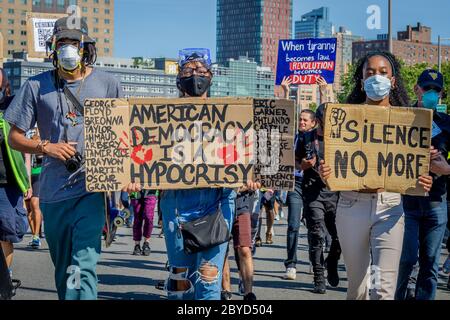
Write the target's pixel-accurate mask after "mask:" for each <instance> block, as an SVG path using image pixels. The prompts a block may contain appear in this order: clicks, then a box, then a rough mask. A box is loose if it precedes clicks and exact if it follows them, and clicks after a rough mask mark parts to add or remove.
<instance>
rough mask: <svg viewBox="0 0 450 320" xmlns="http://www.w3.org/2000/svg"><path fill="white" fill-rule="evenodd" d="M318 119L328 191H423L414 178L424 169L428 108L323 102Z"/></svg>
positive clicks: (427, 165) (428, 139)
mask: <svg viewBox="0 0 450 320" xmlns="http://www.w3.org/2000/svg"><path fill="white" fill-rule="evenodd" d="M324 123H325V130H324V139H325V162H326V163H327V164H328V165H330V167H331V169H332V174H331V177H330V178H329V179H328V181H327V184H328V186H329V188H330V189H331V190H332V191H349V190H363V189H384V190H386V191H390V192H398V193H401V194H409V195H421V196H424V195H425V191H424V189H423V188H422V187H421V186H420V185H419V184H418V178H419V176H421V175H425V174H428V173H429V168H430V146H431V127H432V111H431V110H426V109H420V108H398V107H379V106H364V105H337V104H328V105H327V106H326V109H325V115H324Z"/></svg>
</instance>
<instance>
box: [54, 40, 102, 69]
mask: <svg viewBox="0 0 450 320" xmlns="http://www.w3.org/2000/svg"><path fill="white" fill-rule="evenodd" d="M50 58H51V59H52V60H53V61H52V62H53V66H54V67H55V68H57V67H58V54H57V53H56V50H55V51H53V52H52V54H51V55H50ZM96 61H97V48H96V47H95V43H90V42H87V43H85V44H84V53H83V57H82V58H81V62H82V63H83V64H84V65H85V66H92V65H94V64H95V62H96Z"/></svg>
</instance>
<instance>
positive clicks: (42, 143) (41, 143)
mask: <svg viewBox="0 0 450 320" xmlns="http://www.w3.org/2000/svg"><path fill="white" fill-rule="evenodd" d="M49 143H50V141H48V140H41V141H39V144H38V145H37V146H36V149H37V150H38V152H39V153H40V154H45V151H44V147H45V146H46V145H48V144H49Z"/></svg>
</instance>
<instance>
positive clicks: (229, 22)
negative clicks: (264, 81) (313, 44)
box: [216, 0, 292, 71]
mask: <svg viewBox="0 0 450 320" xmlns="http://www.w3.org/2000/svg"><path fill="white" fill-rule="evenodd" d="M216 32H217V40H216V41H217V62H218V63H219V64H221V65H224V64H225V63H226V62H227V60H228V59H230V58H232V59H239V57H241V56H246V57H250V58H254V59H255V62H256V63H257V64H258V65H261V66H265V67H270V68H271V70H272V71H275V70H276V65H277V56H278V42H279V40H281V39H290V38H291V36H292V0H271V1H264V0H246V1H242V0H217V29H216Z"/></svg>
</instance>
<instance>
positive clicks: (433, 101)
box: [422, 90, 439, 110]
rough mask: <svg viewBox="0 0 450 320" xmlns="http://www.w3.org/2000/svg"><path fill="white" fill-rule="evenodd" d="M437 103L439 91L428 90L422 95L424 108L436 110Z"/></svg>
mask: <svg viewBox="0 0 450 320" xmlns="http://www.w3.org/2000/svg"><path fill="white" fill-rule="evenodd" d="M438 103H439V93H438V92H436V91H435V90H429V91H427V92H425V93H424V94H423V96H422V104H423V106H424V108H427V109H432V110H436V107H437V105H438Z"/></svg>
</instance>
